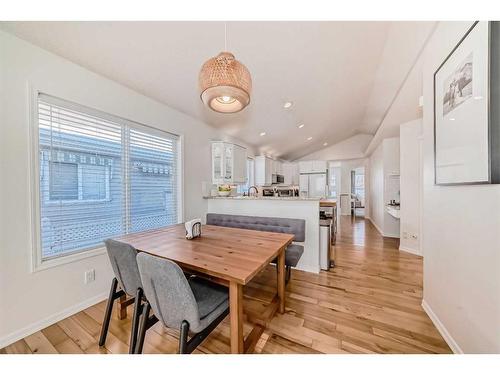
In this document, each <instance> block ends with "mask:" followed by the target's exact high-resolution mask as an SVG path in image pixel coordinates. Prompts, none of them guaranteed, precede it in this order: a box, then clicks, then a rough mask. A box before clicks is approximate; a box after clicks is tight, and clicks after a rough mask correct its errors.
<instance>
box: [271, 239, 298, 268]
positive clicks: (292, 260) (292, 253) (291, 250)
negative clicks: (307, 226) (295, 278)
mask: <svg viewBox="0 0 500 375" xmlns="http://www.w3.org/2000/svg"><path fill="white" fill-rule="evenodd" d="M303 253H304V246H302V245H296V244H291V245H288V247H287V248H286V251H285V264H286V265H287V266H290V267H297V263H299V260H300V258H301V257H302V254H303ZM277 262H278V260H277V259H274V260H273V261H272V263H275V264H276V263H277Z"/></svg>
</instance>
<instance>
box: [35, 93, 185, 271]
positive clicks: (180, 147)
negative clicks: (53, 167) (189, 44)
mask: <svg viewBox="0 0 500 375" xmlns="http://www.w3.org/2000/svg"><path fill="white" fill-rule="evenodd" d="M28 87H29V88H28V91H29V100H28V110H29V114H28V116H29V125H30V126H29V127H30V130H29V143H30V147H29V150H30V155H29V178H30V182H31V183H30V188H29V189H30V198H31V199H30V205H29V209H30V217H31V232H30V242H31V244H32V246H31V248H32V256H31V264H30V266H31V267H30V268H31V272H32V273H35V272H39V271H43V270H46V269H49V268H53V267H57V266H61V265H64V264H68V263H74V262H78V261H80V260H83V259H87V258H91V257H95V256H100V255H103V254H105V253H106V248H105V247H104V246H103V245H101V244H99V245H96V246H90V247H87V248H83V249H75V251H68V252H67V253H66V254H64V255H61V256H57V257H49V258H45V259H43V257H42V238H41V234H42V233H41V203H42V202H41V197H40V169H41V165H40V158H39V155H40V152H41V148H40V144H39V132H38V127H39V123H38V121H39V115H38V99H39V95H40V94H43V95H48V96H51V97H52V98H54V99H56V100H60V101H61V103H64V105H65V106H67V107H69V108H75V109H77V110H80V111H81V110H82V109H83V110H85V113H88V114H89V115H94V116H98V117H101V118H103V119H108V120H110V121H113V122H116V121H117V120H119V121H120V123H121V125H122V126H123V127H122V132H124V131H125V129H136V130H139V131H143V132H147V133H148V134H151V135H157V136H162V137H164V136H165V133H167V134H171V135H173V136H175V137H177V160H176V164H177V171H176V172H177V173H176V174H177V175H176V178H177V221H178V222H183V221H184V190H183V187H184V163H183V161H184V136H183V135H177V134H175V133H172V132H169V131H167V130H160V129H158V128H154V127H152V126H149V125H145V124H142V123H138V122H135V121H131V120H128V119H126V118H123V117H121V116H117V115H114V114H110V113H106V112H103V111H100V110H97V109H94V108H91V107H88V106H86V105H83V104H78V103H76V102H74V101H72V100H71V99H62V98H61V96H57V95H53V94H49V93H48V92H47V91H45V90H40V89H38V88H35V87H34V86H32V85H31V84H28ZM125 143H128V140H126V141H124V144H125ZM122 163H123V165H122V181H124V182H123V185H124V186H123V190H124V194H129V192H130V187H129V181H128V180H126V179H125V176H126V173H127V172H128V168H129V166H128V165H127V164H128V163H127V162H126V161H125V160H122ZM76 164H78V163H76ZM78 172H79V174H80V168H78ZM106 176H107V180H106V199H104V200H103V199H94V200H66V201H55V200H54V201H50V200H49V202H48V204H61V202H63V204H66V203H67V204H73V205H74V204H86V203H92V202H102V201H106V200H107V199H108V197H109V167H108V168H106ZM78 185H79V186H78V193H79V197H80V194H81V193H82V190H81V183H80V179H79V181H78ZM44 203H47V202H44ZM126 216H127V218H126V220H128V219H129V217H128V216H129V212H127V213H126Z"/></svg>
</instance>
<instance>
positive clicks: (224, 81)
mask: <svg viewBox="0 0 500 375" xmlns="http://www.w3.org/2000/svg"><path fill="white" fill-rule="evenodd" d="M224 28H225V27H224ZM198 81H199V85H200V93H201V94H200V96H201V100H202V101H203V103H205V105H206V106H208V107H209V108H210V109H212V110H214V111H216V112H221V113H235V112H239V111H241V110H242V109H243V108H245V107H246V106H247V105H248V104H249V103H250V92H251V90H252V78H251V77H250V72H249V71H248V69H247V68H246V66H245V65H243V64H242V63H240V62H239V61H238V60H236V59H235V58H234V55H233V54H232V53H230V52H221V53H219V55H218V56H216V57H212V58H211V59H209V60H208V61H207V62H205V64H203V66H202V67H201V71H200V76H199V79H198Z"/></svg>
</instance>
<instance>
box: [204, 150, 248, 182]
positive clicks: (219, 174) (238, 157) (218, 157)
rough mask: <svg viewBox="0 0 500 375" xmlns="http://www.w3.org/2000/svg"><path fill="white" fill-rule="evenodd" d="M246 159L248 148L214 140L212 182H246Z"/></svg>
mask: <svg viewBox="0 0 500 375" xmlns="http://www.w3.org/2000/svg"><path fill="white" fill-rule="evenodd" d="M246 159H247V155H246V148H244V147H241V146H238V145H235V144H232V143H227V142H212V183H214V184H244V183H245V182H246V177H247V163H246Z"/></svg>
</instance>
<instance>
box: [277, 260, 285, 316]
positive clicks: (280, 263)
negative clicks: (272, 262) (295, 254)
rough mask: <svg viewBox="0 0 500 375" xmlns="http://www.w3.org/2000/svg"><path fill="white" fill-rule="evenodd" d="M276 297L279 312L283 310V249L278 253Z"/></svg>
mask: <svg viewBox="0 0 500 375" xmlns="http://www.w3.org/2000/svg"><path fill="white" fill-rule="evenodd" d="M277 267H278V297H279V299H280V300H279V304H280V307H279V311H280V313H281V314H283V313H284V312H285V250H282V251H281V252H280V254H279V255H278V265H277Z"/></svg>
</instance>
